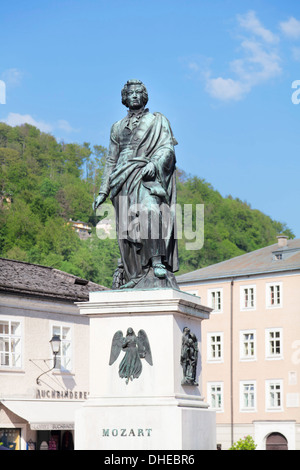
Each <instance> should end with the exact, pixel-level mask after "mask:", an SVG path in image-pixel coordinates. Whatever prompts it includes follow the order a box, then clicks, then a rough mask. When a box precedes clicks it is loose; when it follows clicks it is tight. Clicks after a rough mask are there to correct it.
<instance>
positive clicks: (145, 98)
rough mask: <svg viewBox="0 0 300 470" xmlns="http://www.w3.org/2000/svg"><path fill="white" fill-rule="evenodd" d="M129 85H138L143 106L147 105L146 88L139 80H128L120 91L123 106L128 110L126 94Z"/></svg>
mask: <svg viewBox="0 0 300 470" xmlns="http://www.w3.org/2000/svg"><path fill="white" fill-rule="evenodd" d="M131 85H139V86H140V87H141V88H142V93H143V106H146V104H147V103H148V92H147V88H146V87H145V85H144V84H143V82H141V80H137V79H131V80H128V81H127V83H125V85H124V87H123V89H122V91H121V95H122V104H124V105H125V106H126V107H127V108H128V102H127V92H128V89H129V87H130V86H131Z"/></svg>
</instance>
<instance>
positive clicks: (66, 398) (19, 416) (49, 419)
mask: <svg viewBox="0 0 300 470" xmlns="http://www.w3.org/2000/svg"><path fill="white" fill-rule="evenodd" d="M43 397H44V398H43ZM53 397H55V398H53ZM57 397H59V398H57ZM86 398H87V393H86V392H70V391H65V392H56V391H53V390H45V391H39V392H38V395H37V398H35V399H11V398H9V399H1V401H0V446H2V447H3V448H6V449H9V450H73V449H74V423H75V412H76V410H77V409H79V408H80V407H81V406H82V405H83V403H84V401H85V399H86Z"/></svg>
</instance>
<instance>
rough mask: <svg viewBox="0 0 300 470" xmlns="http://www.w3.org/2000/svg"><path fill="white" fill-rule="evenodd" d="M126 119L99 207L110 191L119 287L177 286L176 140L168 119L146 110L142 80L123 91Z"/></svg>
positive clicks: (113, 140) (118, 129) (117, 129)
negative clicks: (119, 271)
mask: <svg viewBox="0 0 300 470" xmlns="http://www.w3.org/2000/svg"><path fill="white" fill-rule="evenodd" d="M121 94H122V103H123V104H124V105H125V106H126V107H127V108H128V114H127V116H126V117H124V118H123V119H121V120H120V121H117V122H116V123H115V124H113V126H112V128H111V134H110V144H109V150H108V155H107V159H106V164H105V168H104V174H103V178H102V182H101V187H100V190H99V195H98V196H97V198H96V199H95V202H94V209H95V210H96V209H97V208H98V207H99V206H100V205H101V204H103V203H104V201H105V199H106V198H107V197H108V196H109V195H110V198H111V200H112V203H113V206H114V208H115V213H116V229H117V236H118V242H119V248H120V254H121V265H120V267H121V269H122V272H123V273H124V281H123V283H121V284H122V285H119V286H118V287H121V288H144V287H146V288H149V287H150V288H151V287H174V288H176V289H178V286H177V283H176V280H175V277H174V275H173V273H174V272H176V271H178V248H177V239H176V227H175V205H176V181H175V162H176V159H175V151H174V145H176V144H177V142H176V140H175V138H174V136H173V133H172V130H171V127H170V123H169V121H168V120H167V119H166V117H165V116H164V115H163V114H161V113H153V114H152V113H151V112H150V111H149V109H147V108H145V106H146V104H147V102H148V93H147V90H146V87H145V85H144V84H143V83H142V82H141V81H140V80H128V82H127V83H126V84H125V86H124V88H123V89H122V92H121Z"/></svg>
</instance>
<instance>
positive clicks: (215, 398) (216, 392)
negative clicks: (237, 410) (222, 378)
mask: <svg viewBox="0 0 300 470" xmlns="http://www.w3.org/2000/svg"><path fill="white" fill-rule="evenodd" d="M207 401H208V403H209V405H210V406H211V408H212V409H213V410H215V411H223V409H224V407H223V383H221V382H214V383H212V382H211V383H208V384H207Z"/></svg>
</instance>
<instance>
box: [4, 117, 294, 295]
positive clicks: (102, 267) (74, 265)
mask: <svg viewBox="0 0 300 470" xmlns="http://www.w3.org/2000/svg"><path fill="white" fill-rule="evenodd" d="M106 153H107V151H106V149H105V148H104V147H102V146H101V145H95V146H93V147H92V148H91V146H90V144H89V143H87V142H84V143H83V144H82V145H80V144H77V143H71V144H70V143H69V144H66V143H64V142H57V140H56V139H55V138H54V137H53V136H52V135H50V134H46V133H43V132H41V131H39V130H38V129H37V128H35V127H34V126H31V125H29V124H25V125H22V126H16V127H10V126H8V125H6V124H4V123H0V256H2V257H6V258H12V259H17V260H20V261H27V262H31V263H37V264H44V265H47V266H53V267H55V268H57V269H61V270H63V271H66V272H69V273H71V274H75V275H78V276H81V277H84V278H87V279H90V280H92V281H94V282H97V283H100V284H103V285H105V286H108V287H110V286H111V281H112V276H113V272H114V270H115V268H116V266H117V260H118V257H119V250H118V244H117V241H116V239H113V240H111V239H105V240H100V239H98V238H97V236H96V229H95V227H96V224H97V222H98V219H97V218H96V216H95V214H94V212H93V210H92V202H93V200H94V195H95V194H97V192H98V190H99V187H100V182H101V176H102V173H103V168H104V163H105V158H106ZM177 194H178V198H177V202H178V204H179V205H181V206H182V207H183V206H184V204H192V205H193V206H195V205H196V204H204V234H205V237H204V246H203V248H201V249H199V250H187V249H186V246H187V245H186V243H187V241H188V240H186V239H185V238H184V237H183V238H182V239H180V240H179V261H180V273H183V272H187V271H191V270H194V269H198V268H201V267H204V266H207V265H209V264H213V263H217V262H220V261H223V260H226V259H228V258H231V257H233V256H237V255H240V254H243V253H246V252H249V251H252V250H255V249H258V248H261V247H264V246H266V245H268V244H271V243H275V242H276V235H277V234H279V233H285V234H287V235H289V236H290V237H293V234H292V232H291V230H289V229H288V228H287V227H286V226H285V225H283V224H281V223H280V222H277V221H273V220H271V219H270V218H269V217H268V216H266V215H264V214H263V213H261V212H260V211H258V210H252V209H251V207H250V206H249V204H247V203H246V202H242V201H240V200H239V199H233V198H232V197H230V196H228V197H226V198H223V197H222V196H221V195H220V194H219V192H218V191H216V190H214V189H213V188H212V186H211V185H210V184H209V183H207V182H206V181H205V180H203V179H200V178H198V177H195V176H194V177H187V176H186V175H185V174H184V172H182V171H180V170H178V178H177ZM70 219H72V220H75V221H76V220H81V221H82V222H85V223H88V224H90V226H91V227H92V236H91V237H90V238H89V239H87V240H81V239H80V238H79V237H78V236H77V234H76V233H75V231H74V230H73V229H72V226H71V224H70V223H69V220H70ZM193 223H194V225H195V218H193ZM194 228H197V227H196V226H195V227H194Z"/></svg>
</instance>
